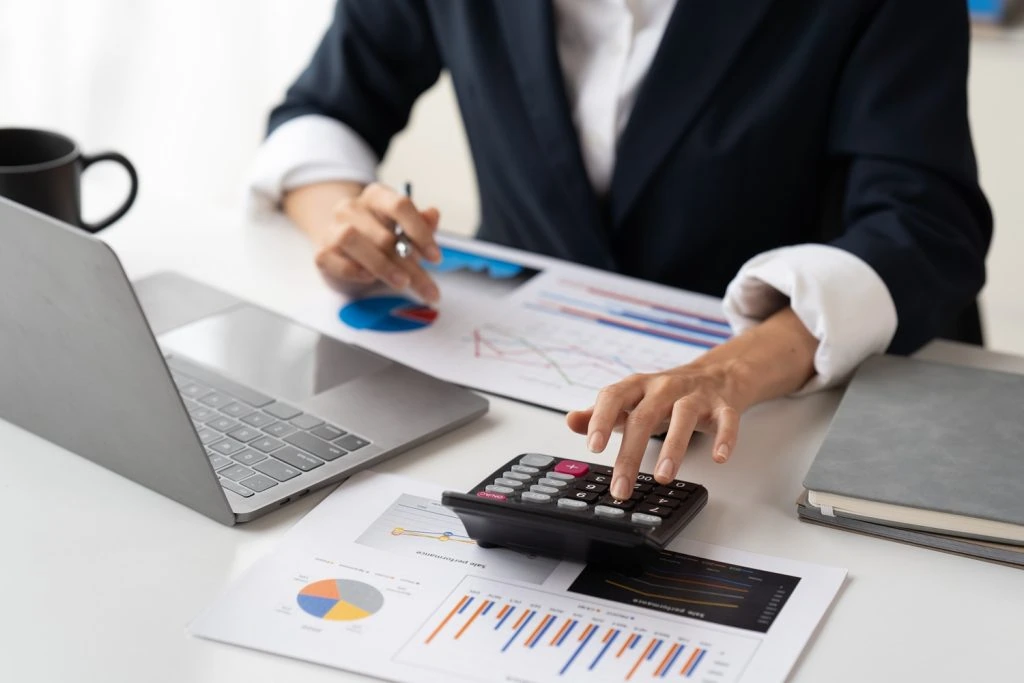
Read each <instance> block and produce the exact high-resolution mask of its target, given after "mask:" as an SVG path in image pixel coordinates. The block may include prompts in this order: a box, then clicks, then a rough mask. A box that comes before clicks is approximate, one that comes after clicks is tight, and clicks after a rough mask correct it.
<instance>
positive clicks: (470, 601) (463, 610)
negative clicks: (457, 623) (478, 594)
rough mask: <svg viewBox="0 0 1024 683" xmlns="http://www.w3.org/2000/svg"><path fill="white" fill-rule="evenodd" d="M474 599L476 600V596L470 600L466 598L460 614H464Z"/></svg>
mask: <svg viewBox="0 0 1024 683" xmlns="http://www.w3.org/2000/svg"><path fill="white" fill-rule="evenodd" d="M473 600H474V598H470V599H469V600H466V603H465V604H464V605H463V606H462V607H460V608H459V614H462V613H463V612H465V611H466V608H467V607H469V606H470V605H471V604H472V603H473Z"/></svg>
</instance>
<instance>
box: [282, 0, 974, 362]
mask: <svg viewBox="0 0 1024 683" xmlns="http://www.w3.org/2000/svg"><path fill="white" fill-rule="evenodd" d="M968 36H969V34H968V21H967V9H966V3H964V0H856V1H852V0H851V1H849V2H847V1H843V0H827V1H822V0H679V1H678V4H677V5H676V8H675V11H674V13H673V15H672V17H671V20H670V21H669V24H668V27H667V29H666V31H665V35H664V38H663V39H662V43H661V46H660V48H659V50H658V52H657V54H656V56H655V58H654V61H653V63H652V65H651V68H650V71H649V72H648V75H647V77H646V79H645V80H644V82H643V84H642V86H641V88H640V91H639V94H638V96H637V99H636V103H635V106H634V109H633V112H632V115H631V116H630V118H629V122H628V124H627V125H626V128H625V131H624V132H623V133H622V136H621V138H620V140H619V144H618V148H617V158H616V164H615V169H614V173H613V178H612V183H611V187H610V189H609V191H608V193H607V195H606V196H602V197H599V196H596V195H595V193H594V191H593V189H592V188H591V185H590V182H589V180H588V177H587V174H586V170H585V168H584V165H583V161H582V156H581V153H580V149H579V143H578V138H577V133H576V130H575V129H574V126H573V123H572V119H571V116H570V110H569V104H568V102H567V99H566V94H565V89H564V86H563V80H562V74H561V68H560V66H559V62H558V55H557V52H556V46H555V27H554V17H553V11H552V7H551V2H550V0H340V1H339V2H338V5H337V10H336V13H335V17H334V21H333V24H332V25H331V27H330V29H329V30H328V31H327V34H326V36H325V37H324V39H323V42H322V43H321V45H320V47H319V48H318V50H317V52H316V54H315V56H314V57H313V60H312V62H311V63H310V65H309V66H308V68H307V69H306V70H305V71H304V72H303V73H302V74H301V76H300V77H299V78H298V80H297V81H296V82H295V84H294V85H292V87H291V88H290V89H289V90H288V94H287V96H286V99H285V101H284V102H283V103H282V104H280V105H279V106H278V107H277V108H276V109H275V110H274V111H273V113H272V114H271V118H270V129H271V130H273V129H274V128H275V127H277V126H279V125H281V124H282V123H284V122H285V121H287V120H289V119H292V118H294V117H297V116H302V115H305V114H321V115H326V116H331V117H334V118H336V119H338V120H339V121H342V122H344V123H345V124H346V125H348V126H349V127H351V128H352V129H353V130H355V131H356V132H357V133H359V134H360V135H361V136H362V137H363V138H364V139H365V140H366V141H367V142H368V143H369V145H370V146H371V147H372V148H373V149H374V150H375V151H376V152H377V154H379V155H380V156H382V157H383V155H384V152H385V151H386V149H387V147H388V143H389V141H390V140H391V138H392V136H394V135H395V133H397V132H398V131H399V130H401V129H402V128H403V127H404V126H405V124H406V122H407V120H408V116H409V111H410V109H411V107H412V105H413V103H414V102H415V100H416V98H417V97H418V96H419V95H420V94H421V93H422V92H423V91H424V90H426V89H427V88H428V87H430V85H431V84H432V83H433V82H434V81H435V80H436V79H437V77H438V75H439V73H440V70H441V69H448V70H449V71H450V72H451V76H452V80H453V82H454V85H455V91H456V94H457V97H458V100H459V106H460V108H461V111H462V117H463V120H464V121H465V125H466V132H467V134H468V137H469V143H470V147H471V149H472V154H473V160H474V163H475V166H476V173H477V178H478V182H479V189H480V201H481V226H480V232H479V236H480V237H481V238H483V239H488V240H493V241H495V242H500V243H502V244H507V245H511V246H515V247H519V248H523V249H529V250H532V251H536V252H540V253H544V254H550V255H552V256H557V257H560V258H564V259H569V260H572V261H577V262H580V263H585V264H588V265H592V266H597V267H600V268H605V269H608V270H613V271H617V272H621V273H626V274H629V275H633V276H637V277H642V278H646V279H649V280H654V281H657V282H662V283H665V284H669V285H673V286H676V287H681V288H684V289H689V290H694V291H698V292H705V293H708V294H713V295H718V296H721V295H722V294H723V293H724V291H725V287H726V285H727V284H728V282H729V281H730V279H732V277H733V276H734V275H735V274H736V272H737V270H738V269H739V268H740V266H741V265H742V264H743V263H744V262H745V261H746V260H747V259H749V258H751V257H752V256H755V255H756V254H758V253H761V252H764V251H766V250H769V249H772V248H775V247H779V246H784V245H792V244H801V243H808V242H818V243H827V244H832V245H834V246H836V247H839V248H841V249H845V250H847V251H849V252H851V253H853V254H855V255H857V256H858V257H860V258H861V259H863V260H864V261H865V262H867V263H868V264H869V265H870V266H871V267H872V268H873V269H874V270H875V271H876V272H877V273H878V274H879V275H880V276H881V278H882V280H884V282H885V284H886V285H887V286H888V288H889V292H890V293H891V295H892V298H893V300H894V301H895V303H896V310H897V313H898V316H899V327H898V329H897V332H896V336H895V338H894V339H893V342H892V345H891V348H890V350H891V351H893V352H897V353H906V352H909V351H912V350H914V349H916V348H917V347H918V346H920V345H921V344H923V343H924V342H926V341H928V340H929V339H931V338H932V337H935V336H937V335H941V334H949V333H950V330H951V326H952V325H953V324H954V323H955V321H956V320H957V318H958V316H959V315H960V314H961V313H962V312H963V311H964V310H965V309H968V308H970V307H971V305H972V302H973V300H974V298H975V296H976V295H977V293H978V291H979V289H980V288H981V286H982V284H983V282H984V277H985V268H984V258H985V253H986V251H987V249H988V244H989V241H990V239H991V232H992V218H991V214H990V212H989V208H988V205H987V203H986V201H985V198H984V196H983V195H982V193H981V190H980V189H979V187H978V182H977V170H976V164H975V159H974V152H973V149H972V143H971V138H970V131H969V128H968V122H967V94H966V77H967V53H968V40H969V37H968ZM975 320H976V317H975ZM960 336H963V335H962V334H961V335H960ZM968 336H971V335H968Z"/></svg>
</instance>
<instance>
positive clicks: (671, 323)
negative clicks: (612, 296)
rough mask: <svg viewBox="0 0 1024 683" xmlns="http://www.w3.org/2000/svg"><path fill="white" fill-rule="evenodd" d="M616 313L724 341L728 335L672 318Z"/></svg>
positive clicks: (624, 312) (623, 312) (631, 318)
mask: <svg viewBox="0 0 1024 683" xmlns="http://www.w3.org/2000/svg"><path fill="white" fill-rule="evenodd" d="M616 315H620V316H622V317H623V318H629V319H630V320H639V321H641V322H645V323H651V324H652V325H661V326H663V327H670V328H672V329H674V330H683V331H685V332H693V333H694V334H699V335H701V336H704V337H713V338H715V339H720V340H721V341H725V340H727V339H728V338H729V335H728V334H725V333H724V332H717V331H716V332H711V331H710V330H705V329H702V328H700V327H697V326H696V325H687V324H686V323H677V322H675V321H672V320H659V319H658V318H648V317H647V316H644V315H637V314H636V313H630V312H629V311H621V312H619V313H617V314H616Z"/></svg>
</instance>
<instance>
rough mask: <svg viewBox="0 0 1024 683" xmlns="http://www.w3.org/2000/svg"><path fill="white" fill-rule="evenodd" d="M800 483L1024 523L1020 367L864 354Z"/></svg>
mask: <svg viewBox="0 0 1024 683" xmlns="http://www.w3.org/2000/svg"><path fill="white" fill-rule="evenodd" d="M804 487H805V488H807V489H808V490H811V491H820V492H826V493H835V494H839V495H844V496H850V497H853V498H861V499H865V500H873V501H878V502H883V503H892V504H894V505H904V506H908V507H916V508H923V509H926V510H935V511H941V512H950V513H953V514H958V515H965V516H969V517H978V518H982V519H991V520H995V521H999V522H1007V523H1011V524H1021V525H1024V376H1022V375H1015V374H1009V373H1004V372H995V371H991V370H977V369H972V368H965V367H958V366H954V365H944V364H940V363H931V362H928V361H920V360H912V359H908V358H900V357H894V356H874V357H872V358H870V359H868V360H867V361H866V362H865V363H864V364H863V365H862V366H861V368H860V369H859V370H858V371H857V373H856V374H855V375H854V378H853V380H851V382H850V386H849V387H848V388H847V390H846V394H845V396H844V397H843V400H842V401H841V402H840V404H839V408H838V410H837V411H836V414H835V416H834V418H833V420H832V424H831V426H830V427H829V430H828V434H827V435H826V436H825V441H824V443H822V445H821V449H820V450H819V451H818V455H817V456H816V457H815V460H814V463H813V464H812V465H811V468H810V470H809V471H808V472H807V476H806V477H805V479H804Z"/></svg>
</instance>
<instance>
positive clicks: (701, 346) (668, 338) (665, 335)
mask: <svg viewBox="0 0 1024 683" xmlns="http://www.w3.org/2000/svg"><path fill="white" fill-rule="evenodd" d="M594 322H596V323H597V324H598V325H607V326H608V327H615V328H618V329H620V330H627V331H629V332H636V333H637V334H645V335H647V336H648V337H656V338H657V339H664V340H665V341H671V342H676V343H677V344H685V345H687V346H696V347H697V348H698V349H712V348H714V347H715V345H714V344H702V343H700V342H697V341H690V340H689V339H680V338H679V337H677V336H675V335H670V334H669V333H667V332H658V331H657V330H644V329H641V328H637V327H630V326H629V325H623V324H621V323H617V322H612V321H611V320H595V321H594Z"/></svg>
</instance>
